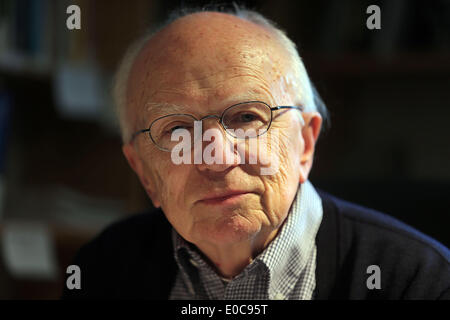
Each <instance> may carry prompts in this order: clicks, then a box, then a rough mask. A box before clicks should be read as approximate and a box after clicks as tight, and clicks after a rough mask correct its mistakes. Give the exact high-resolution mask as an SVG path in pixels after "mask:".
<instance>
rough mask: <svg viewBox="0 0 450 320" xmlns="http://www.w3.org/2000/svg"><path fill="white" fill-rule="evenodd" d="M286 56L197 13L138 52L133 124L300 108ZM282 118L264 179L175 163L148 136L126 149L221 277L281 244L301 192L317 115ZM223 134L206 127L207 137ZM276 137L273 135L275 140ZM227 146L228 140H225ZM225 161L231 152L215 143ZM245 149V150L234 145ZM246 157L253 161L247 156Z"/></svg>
mask: <svg viewBox="0 0 450 320" xmlns="http://www.w3.org/2000/svg"><path fill="white" fill-rule="evenodd" d="M289 61H290V60H289V58H288V54H287V53H286V51H285V50H284V48H283V47H282V46H281V45H280V44H279V42H278V41H277V40H276V37H275V36H274V35H273V34H272V33H271V32H270V31H269V30H266V29H264V28H263V27H261V26H258V25H255V24H253V23H250V22H247V21H244V20H241V19H239V18H236V17H234V16H231V15H226V14H222V13H206V12H205V13H197V14H192V15H189V16H186V17H183V18H181V19H178V20H176V21H175V22H173V23H172V24H170V25H169V26H167V27H166V28H164V29H163V30H161V31H160V32H159V33H157V34H156V35H155V36H154V37H152V38H151V39H150V40H149V41H148V43H147V44H146V45H145V47H144V48H143V49H142V50H141V52H140V54H139V55H138V57H137V59H136V60H135V62H134V65H133V68H132V72H131V74H130V81H129V84H128V94H127V100H128V109H127V112H128V118H129V119H130V122H131V126H132V127H133V129H134V130H139V129H143V128H147V127H148V126H149V124H150V123H151V122H152V121H153V120H154V119H156V118H157V117H159V116H161V115H166V114H170V113H173V112H174V110H173V109H171V108H169V107H168V104H169V105H177V106H178V109H179V110H178V109H177V110H176V111H177V112H178V111H181V112H182V113H189V114H192V115H194V116H196V117H197V118H201V117H203V116H205V115H208V114H216V115H220V114H221V113H222V111H223V110H224V109H226V108H227V107H228V106H230V105H232V104H234V103H239V102H243V101H250V100H259V101H264V102H266V103H268V104H269V105H271V106H277V105H299V104H300V103H301V101H300V99H299V97H298V94H297V93H296V84H297V83H296V81H295V77H294V74H293V73H292V72H291V71H290V69H291V68H290V65H289ZM299 115H300V113H299V112H298V111H295V110H289V111H276V113H274V116H275V118H274V120H273V123H272V127H271V129H270V131H269V133H271V132H272V131H273V132H275V131H276V130H275V129H278V131H277V132H278V133H279V144H280V148H279V153H278V155H279V165H278V166H279V169H278V171H277V172H276V173H275V174H273V175H261V174H260V172H261V171H260V168H261V166H262V165H261V163H257V164H248V163H247V164H239V162H240V155H239V153H234V160H235V162H234V163H233V164H211V165H207V164H205V163H202V164H181V165H175V164H174V163H172V161H171V158H170V153H169V152H163V151H161V150H159V149H157V148H156V146H155V145H154V144H152V142H151V141H150V139H149V137H148V136H147V135H145V134H141V135H139V136H138V137H137V138H136V139H135V140H134V142H133V143H128V144H125V145H124V146H123V151H124V154H125V156H126V158H127V160H128V162H129V164H130V165H131V167H132V168H133V169H134V171H135V172H136V174H137V175H138V177H139V179H140V181H141V183H142V185H143V186H144V188H145V190H146V191H147V193H148V195H149V197H150V198H151V200H152V201H153V204H154V205H155V206H157V207H161V208H162V209H163V211H164V213H165V215H166V217H167V219H168V220H169V222H170V223H171V224H172V226H173V227H174V228H175V229H176V230H177V232H178V233H179V234H180V235H181V236H182V237H183V238H184V239H186V240H187V241H189V242H191V243H193V244H195V245H196V246H197V248H199V249H200V251H201V252H202V253H203V254H204V255H205V256H206V257H207V258H208V260H209V261H210V262H211V264H212V265H213V266H215V268H216V270H217V272H218V273H219V274H221V275H222V276H225V277H233V276H235V275H237V274H238V273H239V272H240V271H242V269H243V268H245V266H246V265H248V264H249V263H250V262H251V261H252V259H253V258H254V257H255V256H256V255H257V254H259V253H260V252H261V251H262V250H263V249H264V247H266V246H267V244H268V243H270V241H271V240H272V239H273V238H274V237H275V236H276V234H277V232H278V230H279V229H280V227H281V226H282V224H283V222H284V221H285V219H286V216H287V213H288V211H289V208H290V206H291V203H292V201H293V199H294V197H295V194H296V192H297V188H298V185H299V183H303V182H304V181H306V180H307V177H308V174H309V171H310V169H311V166H312V160H313V154H314V145H315V142H316V140H317V137H318V134H319V131H320V126H321V117H320V115H319V114H318V113H317V112H304V113H303V114H302V115H303V119H304V121H305V124H304V125H302V123H301V121H300V119H299ZM213 127H214V128H220V127H219V125H218V123H217V121H214V120H213V119H208V120H207V121H205V122H204V124H203V130H206V129H208V128H213ZM269 136H270V135H269ZM223 139H230V138H229V136H226V134H224V135H223ZM214 142H215V143H217V146H218V148H219V149H217V150H222V151H223V152H224V153H225V152H229V151H227V149H226V147H222V146H224V142H225V140H223V141H220V139H218V140H217V141H214ZM233 143H235V144H236V145H240V146H241V147H242V140H240V141H233ZM247 156H248V155H247ZM225 190H244V191H247V192H248V193H247V194H244V195H242V196H240V197H239V200H237V201H235V202H234V203H233V204H232V205H214V206H211V205H209V204H205V203H204V202H202V201H201V200H202V199H204V198H205V197H206V196H207V195H208V194H210V193H211V192H214V191H217V192H223V191H225Z"/></svg>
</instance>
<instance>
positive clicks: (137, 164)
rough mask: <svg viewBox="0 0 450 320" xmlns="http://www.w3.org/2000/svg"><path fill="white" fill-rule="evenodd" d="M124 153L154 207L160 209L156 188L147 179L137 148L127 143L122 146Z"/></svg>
mask: <svg viewBox="0 0 450 320" xmlns="http://www.w3.org/2000/svg"><path fill="white" fill-rule="evenodd" d="M122 152H123V154H124V155H125V158H126V159H127V161H128V164H129V165H130V167H131V168H132V169H133V171H134V172H135V173H136V175H137V176H138V178H139V181H141V184H142V186H143V187H144V189H145V191H146V192H147V194H148V196H149V197H150V199H151V200H152V202H153V206H155V208H159V207H160V206H161V203H160V201H159V199H158V196H157V192H156V188H155V186H154V185H153V184H152V181H151V180H150V179H148V178H147V177H146V175H145V170H144V166H143V163H142V160H141V158H140V157H139V155H138V152H137V150H136V148H135V147H134V145H132V144H131V143H127V144H124V145H123V146H122Z"/></svg>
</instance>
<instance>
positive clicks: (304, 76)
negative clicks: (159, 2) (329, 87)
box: [113, 4, 328, 143]
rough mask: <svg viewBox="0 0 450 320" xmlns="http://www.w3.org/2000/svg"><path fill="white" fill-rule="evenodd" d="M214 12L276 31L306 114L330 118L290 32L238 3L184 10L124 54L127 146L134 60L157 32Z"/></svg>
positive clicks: (118, 99)
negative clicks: (226, 7)
mask: <svg viewBox="0 0 450 320" xmlns="http://www.w3.org/2000/svg"><path fill="white" fill-rule="evenodd" d="M210 11H213V12H214V11H216V12H217V11H219V12H223V13H227V14H231V15H234V16H236V17H239V18H241V19H243V20H246V21H249V22H252V23H255V24H257V25H260V26H263V27H265V28H266V29H267V30H269V31H270V32H272V33H273V34H274V35H275V36H276V37H277V39H278V40H279V41H280V43H281V45H282V46H283V47H284V48H285V49H286V51H287V52H288V54H289V57H290V59H291V65H292V66H293V70H294V72H295V76H296V79H297V80H298V84H299V88H298V90H297V94H298V98H299V99H300V101H301V103H302V104H303V105H304V106H305V111H318V112H319V113H320V114H321V115H322V118H323V120H324V121H326V120H327V119H328V111H327V108H326V106H325V104H324V103H323V101H322V99H321V98H320V96H319V94H318V93H317V91H316V90H315V88H314V86H313V84H312V82H311V81H310V79H309V76H308V73H307V72H306V69H305V66H304V64H303V62H302V60H301V58H300V55H299V53H298V51H297V47H296V45H295V43H294V42H293V41H292V40H290V39H289V38H288V37H287V35H286V33H285V32H284V31H283V30H281V29H280V28H279V27H277V26H276V24H275V23H274V22H272V21H270V20H269V19H267V18H265V17H264V16H263V15H261V14H260V13H258V12H256V11H253V10H249V9H244V8H241V7H239V6H237V5H235V4H234V5H233V10H231V11H230V10H226V11H224V10H223V8H221V7H215V8H211V7H204V8H202V9H196V8H182V9H178V10H176V11H174V12H173V13H172V14H171V15H170V17H169V19H168V20H167V21H166V22H165V23H164V24H163V25H162V26H161V27H159V28H158V29H157V30H156V31H152V32H147V33H145V34H144V35H143V36H141V37H140V38H139V39H137V40H136V41H135V42H134V43H133V44H131V45H130V47H129V48H128V49H127V52H126V54H125V55H124V57H123V59H122V61H121V63H120V65H119V67H118V69H117V72H116V74H115V77H114V82H113V99H114V103H115V109H116V113H117V117H118V120H119V124H120V130H121V134H122V141H123V142H124V143H127V142H129V141H130V139H131V137H132V134H133V132H132V130H133V128H132V127H130V122H131V121H130V119H128V113H127V88H128V80H129V76H130V72H131V69H132V66H133V64H134V61H135V59H136V58H137V56H138V55H139V53H140V52H141V49H142V48H143V47H144V46H145V44H146V43H147V41H148V40H150V39H151V38H152V37H153V35H154V34H155V33H156V32H157V31H159V30H161V29H162V28H164V27H165V26H167V25H168V24H170V23H172V22H173V21H175V20H177V19H179V18H181V17H184V16H186V15H189V14H193V13H197V12H210Z"/></svg>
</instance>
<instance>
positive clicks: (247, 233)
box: [198, 216, 261, 245]
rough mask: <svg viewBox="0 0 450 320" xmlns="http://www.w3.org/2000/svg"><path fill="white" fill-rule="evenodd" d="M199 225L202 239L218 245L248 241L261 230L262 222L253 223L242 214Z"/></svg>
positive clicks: (199, 233)
mask: <svg viewBox="0 0 450 320" xmlns="http://www.w3.org/2000/svg"><path fill="white" fill-rule="evenodd" d="M199 227H200V228H199V229H200V230H198V235H199V236H201V238H202V240H205V241H207V242H210V243H214V244H216V245H224V244H233V243H239V242H242V241H247V240H249V239H251V238H253V237H254V236H255V235H256V234H257V233H258V232H259V231H260V230H261V225H260V224H258V223H251V222H250V221H249V220H247V219H245V218H243V217H241V216H234V217H228V218H226V219H221V220H219V221H215V222H214V223H210V224H207V225H202V226H199Z"/></svg>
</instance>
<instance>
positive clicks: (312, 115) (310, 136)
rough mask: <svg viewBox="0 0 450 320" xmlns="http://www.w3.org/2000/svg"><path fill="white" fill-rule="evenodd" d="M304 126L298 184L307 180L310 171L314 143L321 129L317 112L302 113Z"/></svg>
mask: <svg viewBox="0 0 450 320" xmlns="http://www.w3.org/2000/svg"><path fill="white" fill-rule="evenodd" d="M302 115H303V120H304V121H305V124H304V126H303V128H302V136H303V141H304V144H305V147H304V150H303V154H302V156H301V157H300V183H304V182H305V181H306V180H307V179H308V175H309V172H310V171H311V168H312V164H313V159H314V150H315V145H316V141H317V139H318V138H319V133H320V128H321V127H322V116H321V115H320V113H318V112H303V113H302Z"/></svg>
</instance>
